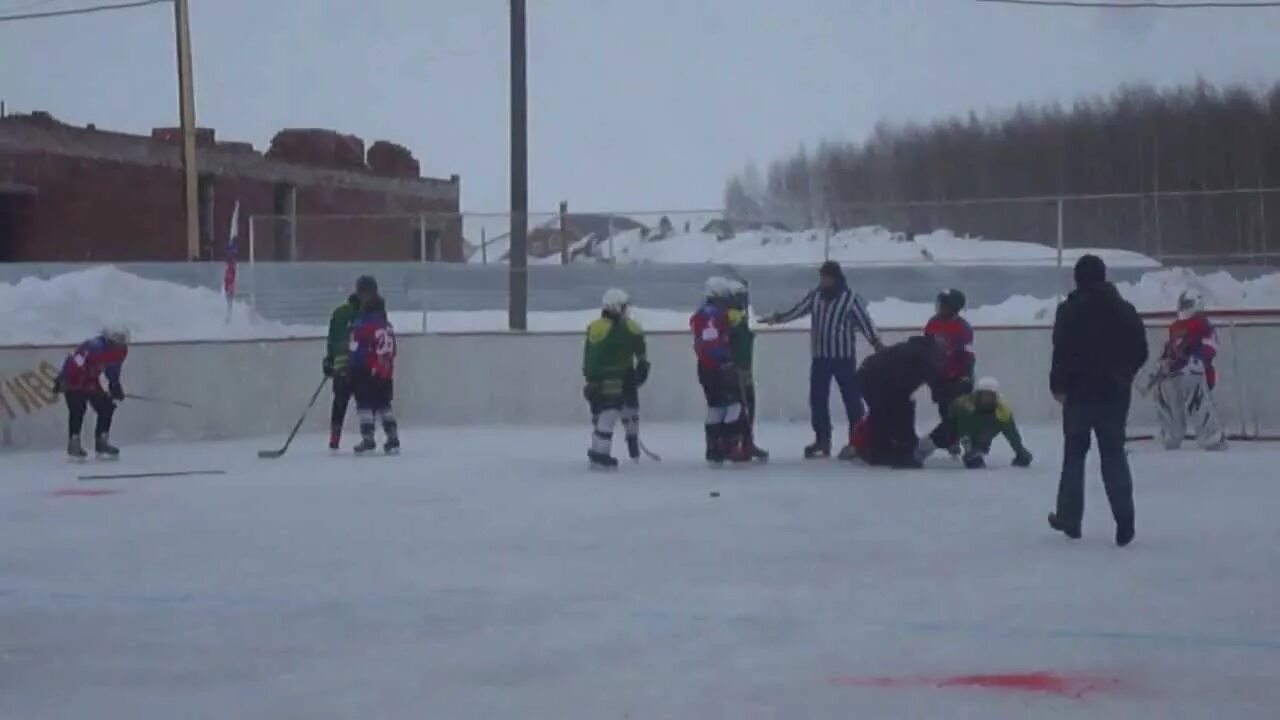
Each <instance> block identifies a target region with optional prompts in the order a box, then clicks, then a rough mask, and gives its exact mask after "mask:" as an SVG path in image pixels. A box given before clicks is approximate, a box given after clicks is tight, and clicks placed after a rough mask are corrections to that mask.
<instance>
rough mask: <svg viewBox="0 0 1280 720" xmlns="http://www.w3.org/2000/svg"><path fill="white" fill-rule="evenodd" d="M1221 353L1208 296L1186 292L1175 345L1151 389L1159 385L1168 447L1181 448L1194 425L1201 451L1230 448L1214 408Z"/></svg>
mask: <svg viewBox="0 0 1280 720" xmlns="http://www.w3.org/2000/svg"><path fill="white" fill-rule="evenodd" d="M1217 354H1218V345H1217V337H1216V334H1215V333H1214V330H1213V324H1212V323H1210V322H1209V318H1208V316H1206V315H1205V313H1204V298H1203V296H1202V295H1201V294H1200V292H1199V291H1198V290H1195V289H1188V290H1184V291H1183V292H1182V294H1181V295H1180V296H1179V297H1178V319H1177V320H1176V321H1174V323H1173V324H1172V325H1170V326H1169V341H1168V342H1167V343H1166V344H1165V347H1164V354H1163V355H1162V356H1161V358H1160V365H1159V367H1158V368H1157V369H1156V372H1155V374H1154V375H1152V377H1151V380H1150V381H1149V386H1150V385H1151V384H1153V385H1154V386H1155V397H1156V413H1157V415H1158V416H1159V419H1160V437H1161V439H1162V440H1163V441H1164V446H1165V447H1166V448H1168V449H1170V450H1176V449H1178V448H1179V447H1181V446H1182V440H1183V438H1185V437H1186V433H1187V430H1188V425H1189V426H1190V430H1191V431H1192V432H1194V433H1195V436H1196V441H1197V442H1198V443H1199V444H1200V447H1202V448H1204V449H1205V450H1225V449H1226V447H1227V437H1226V430H1225V429H1224V428H1223V426H1222V423H1221V422H1220V421H1219V420H1218V412H1217V408H1216V407H1215V406H1214V403H1213V392H1212V391H1213V388H1214V386H1215V385H1216V384H1217V381H1218V375H1217V372H1216V370H1215V369H1214V366H1213V361H1214V359H1215V358H1216V357H1217Z"/></svg>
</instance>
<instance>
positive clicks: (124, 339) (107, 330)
mask: <svg viewBox="0 0 1280 720" xmlns="http://www.w3.org/2000/svg"><path fill="white" fill-rule="evenodd" d="M102 337H104V338H106V339H108V340H110V341H111V342H113V343H116V344H117V345H128V344H129V337H130V334H129V328H127V327H125V326H123V325H108V326H106V327H104V328H102Z"/></svg>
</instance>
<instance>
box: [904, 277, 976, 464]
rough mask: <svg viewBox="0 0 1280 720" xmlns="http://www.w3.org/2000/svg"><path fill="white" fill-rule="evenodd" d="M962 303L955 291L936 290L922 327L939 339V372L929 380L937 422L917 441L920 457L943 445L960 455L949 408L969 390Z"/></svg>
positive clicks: (968, 338)
mask: <svg viewBox="0 0 1280 720" xmlns="http://www.w3.org/2000/svg"><path fill="white" fill-rule="evenodd" d="M964 305H965V297H964V293H962V292H960V291H959V290H955V289H952V290H944V291H943V292H940V293H938V300H937V303H936V305H935V308H936V314H935V315H934V316H933V317H932V318H930V319H929V322H928V323H927V324H926V325H925V326H924V334H925V335H927V336H929V337H933V338H937V339H938V340H939V341H941V347H942V374H941V376H940V377H939V378H938V379H937V380H936V381H934V382H932V383H929V390H930V392H931V393H932V395H933V402H934V403H935V404H937V406H938V425H937V427H935V428H934V429H933V431H932V432H931V433H929V435H928V437H925V438H923V439H922V440H921V441H920V447H919V449H918V453H917V454H918V455H919V457H920V459H921V460H923V459H925V458H927V457H929V456H930V455H932V454H933V452H934V450H937V449H939V448H946V449H947V450H949V451H950V452H951V454H952V455H959V454H960V448H959V446H958V442H959V440H960V438H959V434H958V432H957V429H956V419H955V418H954V417H951V407H952V403H953V402H955V400H956V399H957V398H959V397H961V396H964V395H967V394H969V393H970V392H972V391H973V371H974V364H975V357H974V354H973V328H972V327H970V326H969V323H968V321H966V320H965V319H964V318H963V317H960V311H961V310H963V309H964Z"/></svg>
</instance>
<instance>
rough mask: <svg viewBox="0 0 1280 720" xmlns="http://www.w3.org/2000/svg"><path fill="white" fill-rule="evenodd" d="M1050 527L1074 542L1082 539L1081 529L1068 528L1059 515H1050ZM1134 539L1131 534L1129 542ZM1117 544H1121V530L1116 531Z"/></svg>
mask: <svg viewBox="0 0 1280 720" xmlns="http://www.w3.org/2000/svg"><path fill="white" fill-rule="evenodd" d="M1049 527H1051V528H1053V529H1054V530H1057V531H1058V532H1060V533H1062V534H1063V535H1066V536H1067V537H1069V538H1071V539H1072V540H1079V539H1080V528H1078V527H1067V525H1066V523H1064V522H1063V521H1062V520H1061V519H1060V518H1059V517H1058V513H1049ZM1132 539H1133V535H1132V534H1130V535H1129V540H1132ZM1116 542H1117V543H1119V542H1120V531H1119V530H1117V531H1116ZM1127 544H1128V542H1127V541H1126V542H1125V545H1127ZM1121 547H1123V545H1122V546H1121Z"/></svg>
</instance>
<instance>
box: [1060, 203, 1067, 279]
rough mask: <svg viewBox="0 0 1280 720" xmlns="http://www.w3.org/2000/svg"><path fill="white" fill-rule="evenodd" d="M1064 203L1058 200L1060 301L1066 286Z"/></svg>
mask: <svg viewBox="0 0 1280 720" xmlns="http://www.w3.org/2000/svg"><path fill="white" fill-rule="evenodd" d="M1065 205H1066V202H1065V201H1064V200H1063V199H1062V198H1058V299H1059V300H1061V299H1062V295H1063V292H1062V291H1063V285H1065V284H1066V268H1065V265H1066V263H1065V262H1064V261H1063V260H1064V259H1063V254H1064V251H1065V250H1066V245H1067V238H1066V232H1065V231H1064V229H1063V227H1064V223H1063V219H1064V218H1063V213H1064V212H1065V210H1064V206H1065Z"/></svg>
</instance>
